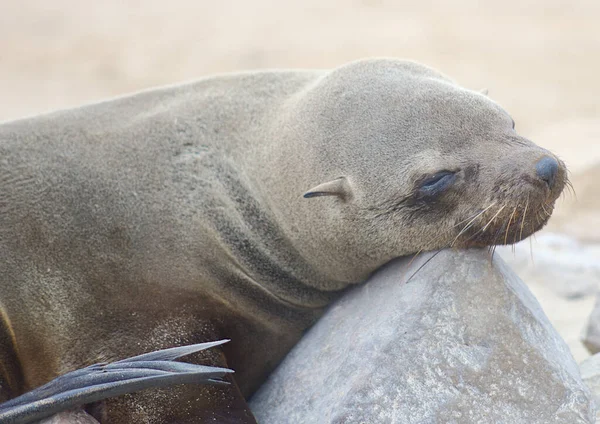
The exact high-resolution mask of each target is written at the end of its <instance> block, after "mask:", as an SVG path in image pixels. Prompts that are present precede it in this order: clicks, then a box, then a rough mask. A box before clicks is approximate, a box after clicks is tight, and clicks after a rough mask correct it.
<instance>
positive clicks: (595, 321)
mask: <svg viewBox="0 0 600 424" xmlns="http://www.w3.org/2000/svg"><path fill="white" fill-rule="evenodd" d="M581 341H582V342H583V344H584V346H585V347H586V349H587V350H588V351H589V352H590V353H591V354H592V355H593V354H595V353H598V352H600V295H598V296H597V297H596V304H595V305H594V310H593V311H592V313H591V315H590V318H589V319H588V322H587V324H586V326H585V330H584V332H583V336H582V337H581Z"/></svg>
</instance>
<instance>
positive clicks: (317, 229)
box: [280, 59, 567, 280]
mask: <svg viewBox="0 0 600 424" xmlns="http://www.w3.org/2000/svg"><path fill="white" fill-rule="evenodd" d="M287 113H288V120H287V121H286V129H287V130H288V132H287V134H294V136H293V137H294V140H290V141H289V143H296V144H290V145H291V146H296V147H294V148H296V149H297V148H298V147H297V146H298V143H300V144H302V143H304V144H306V143H310V145H311V148H310V149H302V154H296V155H290V157H293V159H294V160H290V161H289V162H288V166H289V167H290V168H293V167H294V162H300V163H301V164H302V165H301V168H302V169H301V170H299V171H298V174H297V176H296V180H297V181H298V184H305V186H304V190H303V191H304V194H303V197H304V199H303V201H298V200H296V201H294V200H291V199H290V200H289V202H288V204H289V205H291V206H292V209H290V210H289V214H290V215H291V216H293V218H294V221H295V225H294V227H293V228H294V229H295V230H296V231H298V232H300V231H303V232H305V233H306V234H305V235H304V237H302V239H303V240H308V241H309V242H308V243H306V244H305V245H304V246H303V247H304V251H305V254H307V255H311V254H312V253H311V252H315V254H316V255H318V256H319V257H318V258H317V257H315V258H313V259H314V260H315V261H318V262H320V264H321V266H322V267H323V268H325V269H328V272H329V275H331V276H336V278H347V279H348V280H351V279H354V277H355V276H356V275H360V276H361V277H363V278H364V276H365V274H368V272H372V271H373V270H374V269H375V268H377V267H378V266H380V265H381V264H382V263H385V262H386V261H388V260H390V259H392V258H394V257H398V256H403V255H407V254H411V253H415V252H419V251H424V250H435V249H440V248H445V247H451V246H453V247H461V248H462V247H472V246H489V245H494V244H510V243H515V242H517V241H519V240H522V239H523V238H525V237H527V236H529V235H531V234H532V233H534V232H535V231H537V230H539V229H540V228H542V227H543V226H544V224H545V223H546V222H547V221H548V218H549V217H550V214H551V212H552V209H553V205H554V202H555V200H556V199H557V198H558V197H559V195H560V193H561V192H562V190H563V188H564V187H565V184H566V183H567V174H566V169H565V166H564V164H563V163H562V162H561V161H560V160H559V159H557V158H556V156H554V155H553V154H552V153H550V152H548V151H547V150H544V149H542V148H541V147H539V146H537V145H535V144H534V143H532V142H531V141H529V140H527V139H525V138H524V137H522V136H520V135H519V134H518V133H517V132H516V130H515V124H514V121H513V119H512V118H511V117H510V115H509V114H508V113H507V112H506V111H504V110H503V109H502V108H501V107H500V106H499V105H498V104H497V103H495V102H494V101H492V100H491V99H490V98H488V97H487V96H486V95H484V94H482V93H480V92H476V91H471V90H467V89H464V88H461V87H460V86H458V85H456V84H455V83H453V82H452V81H450V80H449V79H447V78H446V77H444V76H442V75H440V74H439V73H437V72H435V71H433V70H431V69H430V68H427V67H424V66H422V65H418V64H415V63H412V62H403V61H396V60H385V59H382V60H369V61H361V62H355V63H352V64H349V65H346V66H345V67H342V68H339V69H337V70H335V71H333V72H331V73H329V74H327V75H325V76H324V77H322V78H321V79H320V80H319V81H317V82H316V83H314V84H313V85H312V86H310V87H308V88H307V89H306V91H305V92H304V93H303V95H302V96H299V97H298V98H297V99H295V102H294V104H293V106H292V107H290V110H289V111H288V112H287ZM307 156H308V157H307ZM280 159H281V160H284V159H283V158H280ZM307 163H308V164H310V165H307ZM301 173H302V175H301ZM300 191H302V188H301V187H298V192H296V195H298V197H300V196H301V195H302V193H301V192H300ZM307 219H308V220H309V221H310V223H309V224H306V220H307ZM302 222H304V223H303V224H302ZM300 228H303V229H302V230H301V229H300ZM353 276H354V277H353Z"/></svg>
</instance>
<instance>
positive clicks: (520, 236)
mask: <svg viewBox="0 0 600 424" xmlns="http://www.w3.org/2000/svg"><path fill="white" fill-rule="evenodd" d="M528 206H529V196H527V203H525V211H523V220H522V221H521V232H520V234H519V240H523V228H524V227H525V216H526V215H527V207H528Z"/></svg>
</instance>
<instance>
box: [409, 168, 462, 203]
mask: <svg viewBox="0 0 600 424" xmlns="http://www.w3.org/2000/svg"><path fill="white" fill-rule="evenodd" d="M454 181H456V172H452V171H440V172H437V173H435V174H433V175H431V176H428V177H425V178H424V179H422V180H421V181H420V182H419V183H418V186H417V187H418V188H417V197H419V198H431V197H435V196H438V195H440V194H441V193H443V192H444V191H446V190H447V189H448V188H450V186H451V185H452V184H453V183H454Z"/></svg>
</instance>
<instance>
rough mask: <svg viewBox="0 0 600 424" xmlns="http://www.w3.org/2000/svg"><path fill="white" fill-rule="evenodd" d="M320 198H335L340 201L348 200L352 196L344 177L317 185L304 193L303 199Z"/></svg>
mask: <svg viewBox="0 0 600 424" xmlns="http://www.w3.org/2000/svg"><path fill="white" fill-rule="evenodd" d="M320 196H337V197H339V198H341V199H348V198H350V197H351V196H352V189H351V188H350V186H349V185H348V181H347V180H346V178H345V177H340V178H336V179H335V180H331V181H327V182H326V183H323V184H319V185H318V186H316V187H313V188H311V189H310V190H308V191H307V192H306V193H304V198H305V199H309V198H311V197H320Z"/></svg>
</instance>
